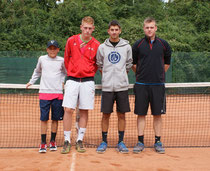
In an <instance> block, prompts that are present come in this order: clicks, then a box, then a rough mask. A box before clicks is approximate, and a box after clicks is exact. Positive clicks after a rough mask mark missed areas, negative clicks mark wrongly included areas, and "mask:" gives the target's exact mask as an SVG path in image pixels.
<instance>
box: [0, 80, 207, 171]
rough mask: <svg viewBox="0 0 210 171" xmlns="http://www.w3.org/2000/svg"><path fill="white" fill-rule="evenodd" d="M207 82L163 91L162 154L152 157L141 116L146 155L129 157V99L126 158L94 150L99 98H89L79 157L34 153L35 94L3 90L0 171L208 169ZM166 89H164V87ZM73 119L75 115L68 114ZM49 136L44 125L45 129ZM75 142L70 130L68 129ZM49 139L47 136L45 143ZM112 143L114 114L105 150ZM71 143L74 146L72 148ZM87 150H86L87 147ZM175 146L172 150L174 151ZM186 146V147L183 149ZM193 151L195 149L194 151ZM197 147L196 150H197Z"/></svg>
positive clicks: (133, 136)
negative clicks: (91, 102) (90, 103)
mask: <svg viewBox="0 0 210 171" xmlns="http://www.w3.org/2000/svg"><path fill="white" fill-rule="evenodd" d="M209 84H210V83H206V84H205V83H203V84H202V85H203V86H201V85H198V84H197V85H196V86H195V85H194V86H192V85H191V87H188V86H186V85H182V86H185V87H184V88H183V87H182V86H181V87H180V86H179V87H178V88H177V87H172V88H169V89H168V90H167V114H166V115H164V116H163V133H162V141H163V143H164V144H165V146H166V147H167V148H166V154H163V155H160V154H157V153H155V152H154V150H153V148H151V147H152V146H153V143H154V142H153V141H154V133H153V128H152V127H153V123H152V117H151V115H150V111H149V114H148V116H147V125H146V131H145V145H146V147H147V148H146V150H145V151H144V152H142V153H141V154H138V155H136V154H133V153H132V147H133V146H134V145H135V143H136V141H137V128H136V116H135V115H134V114H133V111H134V95H133V94H132V93H131V94H130V104H131V112H130V113H127V114H126V133H125V143H126V145H127V146H128V147H129V149H130V153H129V154H119V153H118V152H116V151H115V149H114V148H109V149H108V150H107V152H106V153H105V154H102V155H100V154H97V153H96V152H95V149H96V147H97V145H98V144H99V143H100V141H101V128H100V125H101V117H102V114H101V113H100V99H101V96H100V93H99V94H96V97H95V109H94V110H93V111H90V113H89V122H88V128H87V132H86V135H85V139H84V143H85V146H86V147H87V152H86V153H85V154H78V153H77V152H76V151H75V149H74V146H73V148H72V151H71V152H70V154H67V155H62V154H60V149H61V147H59V149H58V151H57V152H47V153H46V154H39V153H38V146H39V143H40V120H39V116H40V114H39V100H38V94H37V90H35V91H32V92H30V91H27V92H26V91H25V90H21V91H20V89H19V88H16V89H15V91H14V89H11V90H10V92H8V89H3V88H2V87H1V93H0V94H1V96H0V104H1V105H0V148H1V149H0V170H61V169H62V170H129V171H131V170H159V171H167V170H210V166H209V164H208V161H209V156H210V103H209V102H210V89H209V87H210V85H209ZM168 87H170V85H168ZM22 89H23V88H22ZM74 117H75V115H74ZM48 127H49V128H48V135H50V122H49V124H48ZM72 131H73V132H72V135H73V136H72V142H75V129H74V128H73V129H72ZM49 138H50V136H48V137H47V142H49ZM56 139H57V144H58V145H59V146H61V145H62V143H63V126H62V122H60V124H59V128H58V134H57V138H56ZM117 141H118V133H117V117H116V111H115V110H114V113H113V115H112V116H111V120H110V129H109V133H108V145H109V147H115V145H116V144H117ZM73 144H74V143H73ZM88 147H90V148H88ZM174 147H176V148H174ZM186 147H188V148H186ZM195 147H197V148H195ZM201 147H202V148H201Z"/></svg>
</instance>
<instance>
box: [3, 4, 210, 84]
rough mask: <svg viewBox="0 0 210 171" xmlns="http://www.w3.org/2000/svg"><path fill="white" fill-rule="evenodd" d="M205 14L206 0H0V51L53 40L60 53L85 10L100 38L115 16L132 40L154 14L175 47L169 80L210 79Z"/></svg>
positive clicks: (209, 20) (37, 47) (209, 22)
mask: <svg viewBox="0 0 210 171" xmlns="http://www.w3.org/2000/svg"><path fill="white" fill-rule="evenodd" d="M209 13H210V2H209V1H208V0H170V1H169V3H163V2H162V0H104V1H102V0H65V1H64V3H63V4H59V5H57V4H56V0H1V1H0V23H1V26H0V40H1V41H0V51H17V52H18V53H19V52H20V51H23V52H24V54H22V55H23V56H24V57H26V56H27V55H26V53H25V51H44V50H45V48H46V43H47V41H48V40H50V39H55V40H57V41H58V42H59V44H60V47H61V52H63V51H64V49H65V44H66V40H67V39H68V37H70V36H72V35H74V34H78V33H80V24H81V19H82V18H83V17H84V16H87V15H89V16H92V17H93V18H94V19H95V26H96V27H95V31H94V33H93V36H94V37H95V38H96V39H97V40H99V41H100V42H101V43H102V42H103V41H104V40H105V39H106V38H107V37H108V34H107V29H108V23H109V22H110V21H111V20H113V19H117V20H119V22H120V23H121V26H122V34H121V37H123V38H124V39H127V40H129V42H130V44H131V45H132V44H133V43H134V42H135V41H136V40H138V39H140V38H141V37H143V36H144V32H143V29H142V27H143V25H142V23H143V21H144V19H145V18H146V17H148V16H152V17H154V18H155V19H156V20H157V24H158V31H157V36H159V37H161V38H163V39H165V40H167V41H168V42H169V44H170V45H171V47H172V49H173V52H174V53H173V58H172V59H173V68H172V78H173V80H172V82H182V81H186V80H187V81H209V78H210V75H209V71H210V68H209V66H210V63H209V61H210V56H209V43H210V29H209V28H210V27H209V26H210V17H209ZM175 52H176V53H175ZM200 52H203V53H200ZM200 74H202V76H201V75H200Z"/></svg>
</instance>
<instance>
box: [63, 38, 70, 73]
mask: <svg viewBox="0 0 210 171" xmlns="http://www.w3.org/2000/svg"><path fill="white" fill-rule="evenodd" d="M70 40H71V38H69V39H68V40H67V42H66V46H65V53H64V65H65V68H66V71H68V65H69V60H70V57H71V47H70Z"/></svg>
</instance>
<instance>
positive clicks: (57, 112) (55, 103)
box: [39, 99, 64, 121]
mask: <svg viewBox="0 0 210 171" xmlns="http://www.w3.org/2000/svg"><path fill="white" fill-rule="evenodd" d="M62 102H63V100H58V99H53V100H39V105H40V112H41V115H40V120H41V121H48V120H49V112H50V108H51V120H54V121H58V120H63V114H64V109H63V107H62Z"/></svg>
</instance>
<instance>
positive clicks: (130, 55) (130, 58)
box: [126, 45, 133, 72]
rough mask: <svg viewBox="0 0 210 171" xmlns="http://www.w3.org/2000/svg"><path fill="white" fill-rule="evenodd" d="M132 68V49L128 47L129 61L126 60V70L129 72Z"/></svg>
mask: <svg viewBox="0 0 210 171" xmlns="http://www.w3.org/2000/svg"><path fill="white" fill-rule="evenodd" d="M132 66H133V57H132V48H131V46H130V45H129V46H128V51H127V60H126V70H127V72H128V71H129V70H130V69H131V67H132Z"/></svg>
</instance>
